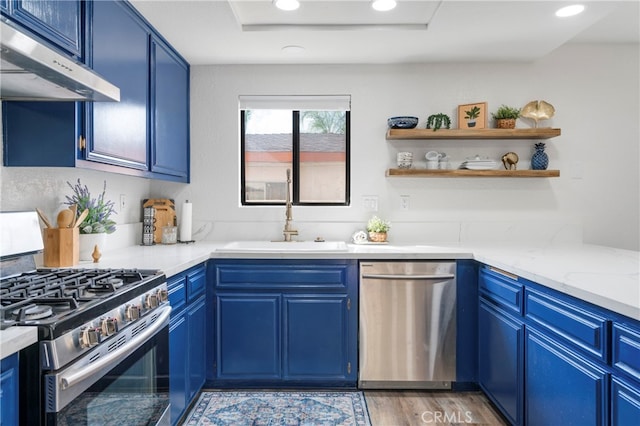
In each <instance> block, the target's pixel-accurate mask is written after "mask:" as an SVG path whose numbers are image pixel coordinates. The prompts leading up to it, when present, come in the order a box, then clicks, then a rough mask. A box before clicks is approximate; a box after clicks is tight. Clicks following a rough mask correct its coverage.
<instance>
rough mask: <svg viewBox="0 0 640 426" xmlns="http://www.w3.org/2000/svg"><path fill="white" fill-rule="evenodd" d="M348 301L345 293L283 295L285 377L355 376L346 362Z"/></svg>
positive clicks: (298, 378)
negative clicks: (310, 295)
mask: <svg viewBox="0 0 640 426" xmlns="http://www.w3.org/2000/svg"><path fill="white" fill-rule="evenodd" d="M348 303H349V302H348V298H347V295H338V296H316V297H309V296H285V298H284V329H285V330H286V332H287V334H286V335H285V342H284V347H285V348H286V352H285V353H284V372H283V373H284V379H285V380H303V379H307V378H314V379H317V378H319V377H324V378H325V379H327V380H344V379H345V378H346V377H349V376H352V378H353V379H355V371H353V368H352V367H351V364H350V362H349V361H348V339H347V338H346V337H347V336H348V325H349V323H348V321H347V315H348V307H347V305H348Z"/></svg>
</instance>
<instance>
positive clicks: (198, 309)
mask: <svg viewBox="0 0 640 426" xmlns="http://www.w3.org/2000/svg"><path fill="white" fill-rule="evenodd" d="M187 315H188V317H189V343H188V345H187V346H186V350H187V351H188V352H189V362H188V365H189V395H188V401H191V400H192V399H193V398H194V397H195V396H196V394H197V393H198V392H199V391H200V389H201V388H202V385H203V384H204V379H205V350H206V345H205V339H206V332H205V327H206V310H205V297H204V296H202V297H201V298H200V299H199V300H197V301H196V302H194V303H193V304H192V305H191V306H189V309H188V311H187Z"/></svg>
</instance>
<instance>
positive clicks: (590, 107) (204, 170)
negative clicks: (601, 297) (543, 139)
mask: <svg viewBox="0 0 640 426" xmlns="http://www.w3.org/2000/svg"><path fill="white" fill-rule="evenodd" d="M638 52H639V49H638V45H637V44H634V45H568V46H565V47H562V48H560V49H558V50H557V51H555V52H553V53H552V54H550V55H549V56H548V57H545V58H543V59H541V60H539V61H537V62H534V63H504V64H495V63H492V64H489V63H487V64H471V63H443V64H425V65H358V66H347V65H329V66H320V65H318V66H194V67H192V77H191V88H192V90H191V182H192V183H191V184H190V185H185V184H176V183H170V182H163V181H151V182H149V181H147V180H144V179H139V178H130V177H124V176H120V175H112V174H104V173H100V172H92V171H83V170H68V169H67V170H62V171H61V170H54V169H46V170H40V169H9V168H4V167H3V168H2V194H1V195H2V202H1V208H2V210H10V209H16V208H33V207H35V206H42V205H44V206H45V207H46V208H47V209H49V210H50V211H51V210H54V208H55V207H56V206H57V203H58V202H59V201H58V200H60V199H61V197H63V196H64V195H65V194H67V193H68V192H69V191H67V190H66V184H65V181H66V180H74V179H75V177H76V176H80V177H81V178H82V180H83V182H85V181H86V182H87V183H89V184H90V185H91V186H92V187H93V186H95V185H97V186H98V189H99V188H100V186H99V185H101V183H102V180H103V179H107V184H108V195H109V196H113V197H114V198H115V197H118V196H119V194H121V193H125V194H127V198H128V199H129V200H132V199H133V200H134V201H135V202H136V203H139V201H140V200H141V199H142V198H146V197H160V196H162V197H171V198H174V199H175V200H176V204H177V205H178V215H180V213H181V211H180V205H181V203H182V202H183V201H184V200H185V199H189V200H191V201H192V202H193V203H194V212H193V216H194V217H193V219H194V237H196V238H198V239H210V240H226V239H253V238H279V237H281V233H280V231H281V229H282V226H283V223H284V208H282V207H244V208H243V207H240V201H239V198H240V190H239V181H238V180H239V174H240V170H239V142H238V141H239V135H238V133H239V126H238V113H237V98H238V96H239V95H261V94H350V95H351V96H352V115H351V120H352V121H351V132H352V133H351V148H352V157H351V201H352V203H351V206H349V207H316V208H310V207H295V208H294V226H295V227H297V229H298V230H299V231H300V234H301V235H300V238H302V239H310V238H314V237H316V236H318V235H322V236H324V237H325V238H327V239H343V240H345V239H348V238H349V237H350V235H351V233H352V232H354V231H356V230H359V229H361V228H362V227H363V226H364V223H365V222H366V220H367V219H368V218H369V217H370V216H371V215H372V213H371V212H368V211H366V210H365V209H364V208H363V206H362V197H363V196H365V195H377V196H378V197H379V207H380V208H379V211H378V214H379V215H380V216H382V217H384V218H385V219H388V220H390V221H391V222H392V224H393V227H392V230H391V234H390V239H391V240H392V241H395V242H422V243H437V242H444V241H446V242H449V241H514V240H516V241H517V240H520V241H522V240H524V241H543V242H546V241H576V240H582V239H583V240H584V242H587V243H595V244H602V245H608V246H615V247H620V248H627V249H634V250H639V249H640V242H639V232H640V230H639V224H638V222H639V218H640V212H639V205H640V199H639V197H640V195H639V194H640V188H639V186H640V177H639V172H638V162H639V161H640V154H639V147H638V146H639V140H640V129H639V123H638V118H639V117H640V106H639V100H640V88H639V83H638V82H639V76H640V72H639V69H638V68H639V65H638V64H639V63H640V60H639V53H638ZM535 99H544V100H546V101H548V102H550V103H552V104H553V105H554V106H555V108H556V116H555V117H554V118H553V119H552V120H550V121H548V122H545V123H544V124H543V125H547V126H549V125H550V126H553V127H560V128H561V129H562V136H560V137H558V138H554V139H550V140H549V141H548V143H547V152H548V154H549V156H550V168H552V169H560V170H561V177H560V178H550V179H511V178H507V179H497V178H496V179H480V178H475V179H472V178H461V179H433V178H420V179H418V178H386V177H385V169H386V168H388V167H390V166H392V165H393V163H394V161H395V160H394V159H395V153H396V152H398V151H401V150H409V151H413V152H414V161H415V159H419V158H420V157H422V156H423V155H424V153H425V152H426V151H428V150H430V149H436V150H438V151H444V152H446V153H447V154H449V156H450V157H452V159H453V160H456V161H462V160H463V159H464V157H466V156H471V155H475V154H480V155H489V156H493V157H496V158H499V156H501V155H502V154H503V153H505V152H507V151H515V152H517V153H518V154H519V155H520V167H521V168H528V162H529V159H530V157H531V154H532V151H533V141H431V142H420V141H414V142H410V141H395V142H388V141H386V140H385V138H384V134H385V131H386V119H387V118H388V117H390V116H394V115H416V116H418V117H420V119H421V122H420V124H419V125H420V126H424V122H425V120H426V117H427V116H428V115H430V114H433V113H438V112H445V113H447V114H449V115H450V116H451V117H455V115H456V114H455V111H456V107H457V105H459V104H464V103H471V102H478V101H487V102H488V104H489V111H490V112H491V111H495V109H496V108H497V107H498V106H499V105H500V104H503V103H504V104H507V105H512V106H522V105H524V104H525V103H527V102H529V101H531V100H535ZM530 125H531V124H530V123H528V122H526V121H523V120H519V121H518V126H519V127H529V126H530ZM400 195H409V196H410V197H411V206H410V210H409V211H402V210H400ZM129 205H130V206H131V205H132V203H131V202H130V203H129ZM117 220H118V222H119V223H130V222H137V221H139V220H140V213H139V210H138V209H137V208H135V209H133V210H130V211H129V210H128V211H126V212H125V213H124V214H122V215H119V216H118V217H117Z"/></svg>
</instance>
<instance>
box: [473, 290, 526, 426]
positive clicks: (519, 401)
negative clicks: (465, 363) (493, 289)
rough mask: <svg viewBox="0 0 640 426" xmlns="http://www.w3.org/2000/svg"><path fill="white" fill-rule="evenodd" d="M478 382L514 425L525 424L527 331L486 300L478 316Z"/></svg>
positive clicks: (511, 317) (519, 323) (482, 300)
mask: <svg viewBox="0 0 640 426" xmlns="http://www.w3.org/2000/svg"><path fill="white" fill-rule="evenodd" d="M478 339H479V341H480V342H481V344H480V345H479V346H478V382H479V384H480V387H481V388H482V389H483V390H484V391H485V392H486V394H487V396H489V398H490V399H491V400H492V401H493V402H494V403H495V404H496V405H497V406H498V408H500V410H501V411H502V413H503V414H504V415H505V417H507V419H509V421H510V422H511V423H512V424H514V425H521V424H522V422H523V403H524V397H523V392H524V380H523V374H524V371H523V370H524V368H523V367H524V327H523V325H522V321H520V320H518V319H517V318H514V317H513V316H512V315H509V314H507V313H506V311H503V310H501V309H499V308H497V307H495V306H493V305H491V304H490V303H487V302H486V301H485V300H484V299H482V298H481V299H480V307H479V315H478Z"/></svg>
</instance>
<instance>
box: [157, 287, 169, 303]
mask: <svg viewBox="0 0 640 426" xmlns="http://www.w3.org/2000/svg"><path fill="white" fill-rule="evenodd" d="M167 300H169V292H168V291H167V290H166V289H163V288H161V289H160V290H158V301H159V302H160V303H164V302H166V301H167Z"/></svg>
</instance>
